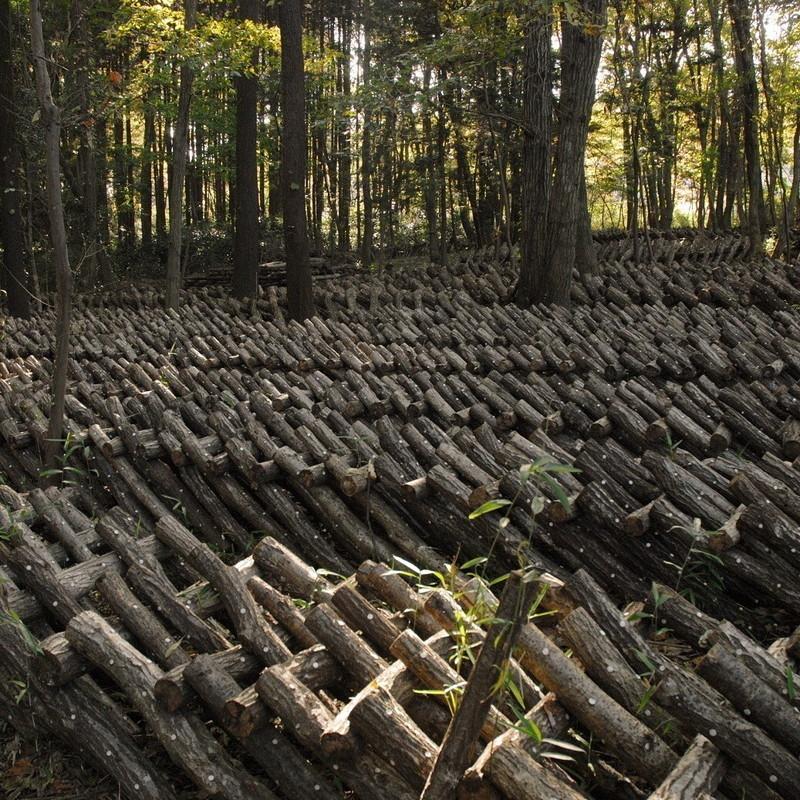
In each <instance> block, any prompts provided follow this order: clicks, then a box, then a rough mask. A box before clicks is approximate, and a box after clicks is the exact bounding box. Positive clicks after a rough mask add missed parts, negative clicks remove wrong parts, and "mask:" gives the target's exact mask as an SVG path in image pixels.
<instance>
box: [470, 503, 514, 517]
mask: <svg viewBox="0 0 800 800" xmlns="http://www.w3.org/2000/svg"><path fill="white" fill-rule="evenodd" d="M510 505H511V501H510V500H487V501H486V502H485V503H483V504H482V505H480V506H478V507H477V508H476V509H475V510H474V511H473V512H472V513H471V514H470V515H469V519H477V518H478V517H482V516H483V515H484V514H489V513H491V512H492V511H497V509H498V508H505V507H506V506H510Z"/></svg>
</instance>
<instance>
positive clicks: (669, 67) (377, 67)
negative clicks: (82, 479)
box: [0, 0, 800, 297]
mask: <svg viewBox="0 0 800 800" xmlns="http://www.w3.org/2000/svg"><path fill="white" fill-rule="evenodd" d="M187 3H188V5H186V6H184V5H181V3H178V2H175V3H170V2H164V0H72V2H68V3H67V2H53V1H52V0H44V1H43V3H42V4H41V15H42V20H43V30H44V41H45V43H46V58H47V66H48V67H49V73H50V80H51V82H52V94H53V98H54V101H55V104H56V106H57V107H58V109H59V112H60V133H59V141H60V156H59V159H60V167H61V171H62V187H63V196H64V206H65V214H66V235H67V240H68V246H69V252H70V254H71V270H72V272H73V273H74V277H75V280H76V282H77V285H78V286H79V288H81V289H91V288H94V287H97V286H102V285H108V284H109V282H111V281H112V280H114V279H119V278H125V279H134V280H135V279H141V278H162V277H163V275H164V273H165V269H166V264H167V261H168V260H169V258H168V249H169V247H168V240H169V224H170V219H171V217H172V216H174V214H173V215H171V214H170V210H169V207H170V200H169V198H170V189H171V187H172V184H173V178H172V175H173V166H174V161H175V156H176V153H177V152H179V151H180V149H181V148H180V147H178V148H176V141H177V139H178V138H179V137H177V133H178V132H179V131H178V125H179V116H180V113H179V106H180V102H181V92H182V89H181V86H182V82H181V81H182V76H183V77H184V78H185V77H187V76H188V75H189V74H191V84H190V85H189V86H187V87H186V91H185V92H184V95H185V103H186V114H187V117H186V120H185V131H186V137H187V138H186V158H185V162H186V163H185V177H184V178H183V180H182V181H181V183H182V186H181V187H180V196H179V197H178V198H177V200H176V202H177V201H179V205H178V206H175V207H176V208H178V207H180V209H181V211H180V213H181V216H182V220H181V222H182V223H183V234H184V235H183V236H182V238H181V244H180V248H179V250H180V253H179V261H180V263H179V269H180V271H183V272H185V271H194V270H198V269H203V268H206V267H207V266H208V265H209V264H210V263H219V262H222V263H226V262H229V261H230V260H231V259H232V258H233V259H234V261H235V260H236V259H237V258H239V257H240V256H237V255H236V252H235V251H237V246H235V243H233V239H234V238H235V237H234V231H235V229H236V217H237V208H239V204H240V199H241V198H240V196H243V195H244V194H245V193H246V190H245V189H244V188H242V187H244V186H245V184H248V179H247V176H246V170H245V167H244V166H243V165H244V163H245V160H246V159H244V157H243V156H242V155H241V154H242V153H243V152H245V150H246V149H247V148H245V150H242V149H241V148H242V142H243V141H244V137H245V136H246V135H248V134H247V133H246V129H247V126H245V128H240V127H239V126H241V125H243V124H244V119H245V117H243V116H242V115H243V113H245V112H244V111H243V109H244V106H243V105H242V103H251V104H254V108H253V110H252V111H248V112H246V114H250V115H252V116H253V124H252V126H250V127H251V128H252V136H253V137H254V146H255V152H254V158H253V159H251V160H250V161H247V163H248V164H250V166H248V167H247V170H249V171H251V172H253V176H252V178H253V186H254V191H255V196H254V198H253V200H252V203H251V205H253V207H254V211H253V213H252V214H251V216H252V217H253V219H254V220H255V221H254V222H253V224H252V225H251V226H250V227H251V228H252V231H250V232H249V233H247V237H249V238H253V239H254V240H255V244H254V246H253V247H250V251H252V252H251V254H250V255H249V256H247V258H249V259H250V260H251V261H252V260H253V259H255V260H256V261H258V262H263V261H265V260H269V259H271V258H279V257H283V243H282V241H281V239H280V236H279V235H278V234H279V231H280V220H281V219H282V217H283V198H282V194H281V188H280V178H281V152H282V145H281V136H282V124H283V116H284V110H283V109H282V102H281V36H280V32H279V22H280V20H279V18H278V17H279V14H278V10H279V8H280V7H282V6H289V5H292V4H289V3H274V2H265V1H264V0H240V2H239V3H238V4H237V3H235V2H219V1H218V0H212V2H206V1H205V0H200V2H199V3H194V0H187ZM0 5H2V6H3V7H4V8H3V13H2V15H0V16H2V21H0V22H2V26H3V27H4V28H5V29H6V34H7V35H4V37H3V44H4V49H6V50H7V52H5V53H4V54H3V62H4V63H5V64H7V67H4V70H5V72H6V74H7V75H8V76H9V80H8V81H7V82H3V88H2V91H3V93H4V94H3V97H2V98H0V100H1V101H2V102H1V103H0V104H1V105H2V108H3V114H4V117H5V118H6V119H9V120H10V122H9V123H8V124H3V126H2V127H3V128H4V130H5V131H6V134H7V136H6V144H5V145H4V146H5V147H12V148H13V150H14V154H15V158H14V161H15V163H14V164H13V166H12V167H10V169H11V172H10V173H6V174H4V176H3V177H4V183H7V184H8V186H9V188H11V189H12V190H14V192H15V196H16V197H17V198H18V202H19V208H20V212H19V215H18V216H17V217H16V220H15V222H16V224H17V227H18V228H19V232H18V233H19V236H20V237H21V239H22V244H21V245H20V248H21V252H22V253H23V255H21V256H20V257H19V259H18V260H21V261H22V262H24V275H25V277H24V283H25V285H26V287H27V291H28V292H29V293H30V294H31V295H33V296H35V297H39V296H40V295H42V294H46V293H47V292H48V291H49V290H52V288H53V279H52V263H51V262H52V258H51V245H50V242H49V240H48V238H47V236H46V232H47V230H48V222H47V210H48V206H47V200H46V191H45V171H46V168H45V147H44V141H43V140H44V129H43V125H42V124H41V111H40V109H39V104H38V102H37V97H36V90H35V81H34V76H33V66H32V65H33V59H32V57H31V46H30V43H31V38H30V33H29V27H30V20H29V16H30V14H29V11H30V9H29V7H28V4H27V3H22V2H17V1H16V0H13V2H12V1H11V0H1V2H0ZM195 5H196V9H194V6H195ZM189 6H192V9H190V8H189ZM297 9H298V11H297V13H298V15H299V16H300V17H301V18H302V20H301V21H302V30H303V38H302V49H303V58H304V73H305V75H304V78H305V84H304V101H305V102H304V108H305V111H304V114H305V120H306V126H305V127H306V134H305V155H306V162H307V165H308V168H307V171H306V177H305V179H304V184H305V192H304V195H305V218H306V220H307V225H308V238H309V247H310V252H311V253H312V254H316V255H322V254H338V255H340V256H343V257H344V256H352V257H353V258H354V259H359V260H360V261H361V262H362V264H363V265H365V266H372V265H374V264H376V263H377V264H382V263H385V262H387V261H389V260H391V258H393V257H394V256H396V255H397V254H399V253H412V252H418V253H424V254H425V255H426V256H428V257H430V258H431V259H432V260H434V261H438V262H441V261H442V260H443V259H445V258H446V257H447V253H448V251H453V250H455V249H460V248H465V247H484V246H494V247H500V246H504V245H516V244H517V243H519V242H520V241H521V236H522V233H523V228H524V222H525V218H526V211H525V208H526V207H525V198H524V195H525V190H524V185H525V173H526V168H525V154H524V149H525V148H524V144H525V138H526V135H532V132H531V130H530V128H529V127H528V122H526V116H525V115H526V111H525V108H524V106H525V98H526V96H528V95H530V94H531V88H530V87H531V85H532V84H531V78H530V74H529V67H530V64H529V63H528V62H527V61H526V48H527V47H528V46H529V45H530V37H531V35H532V34H531V29H532V27H535V26H537V25H539V24H540V22H541V20H542V19H547V20H548V22H547V28H548V31H549V45H550V46H549V56H548V59H549V64H548V67H547V69H548V77H547V80H548V81H549V84H548V86H547V87H546V89H545V91H546V92H547V93H548V96H549V97H551V98H552V102H553V111H552V118H551V120H550V122H549V123H548V124H549V133H548V134H547V135H548V136H549V137H551V139H552V143H553V147H554V148H556V147H557V143H558V141H559V136H560V130H559V125H560V120H561V117H562V112H563V109H561V107H560V98H561V97H562V94H563V91H564V87H562V86H561V70H562V67H563V59H562V60H560V55H561V56H563V53H562V52H561V51H562V49H563V48H562V45H563V43H564V41H565V40H566V39H565V31H567V29H569V30H575V31H579V32H580V33H581V35H584V36H586V37H588V39H593V40H596V41H598V42H602V52H601V58H600V63H599V67H598V68H597V70H596V80H595V81H594V84H595V94H594V99H593V111H592V114H591V121H590V123H589V129H588V140H587V143H586V148H585V170H584V171H585V205H586V206H587V209H588V211H590V212H591V220H592V223H593V225H594V227H595V228H596V229H597V228H602V229H605V228H619V229H628V230H633V231H640V230H645V229H648V228H652V229H665V228H670V227H673V226H681V225H682V226H697V227H707V228H710V229H714V230H730V229H735V228H737V227H740V226H744V227H745V228H746V229H747V230H748V231H750V232H751V234H752V231H753V230H755V229H756V228H757V229H758V232H759V237H763V238H764V239H765V241H766V243H767V244H768V245H769V246H770V247H771V248H776V247H777V248H778V250H779V251H780V250H781V249H782V248H783V247H784V242H785V241H786V240H787V238H789V236H790V232H791V230H792V229H793V228H794V227H796V224H797V212H798V202H797V199H798V185H797V184H798V172H800V169H798V163H800V11H798V9H797V7H796V5H795V4H793V3H787V2H781V1H780V0H775V1H771V0H750V1H749V2H748V0H657V1H656V2H647V3H645V2H641V1H640V0H612V1H611V2H610V3H606V2H601V3H595V4H592V3H590V2H578V1H577V0H564V1H563V2H557V3H553V2H538V3H529V2H525V3H523V2H514V1H513V0H511V1H509V0H486V1H485V2H479V1H478V0H475V2H463V1H460V2H450V1H449V0H440V1H439V2H436V3H428V2H421V0H392V2H388V1H387V0H343V2H339V3H326V2H320V1H318V0H312V1H311V2H307V3H305V4H304V6H303V5H301V4H297ZM190 11H191V14H190V13H189V12H190ZM243 87H250V88H249V90H248V91H249V92H250V94H249V95H248V97H249V99H247V100H245V99H243V94H242V92H243ZM245 94H246V92H245ZM530 99H531V103H532V104H534V105H535V104H536V103H539V105H540V106H541V98H539V99H538V100H536V99H535V98H532V97H531V98H530ZM548 102H549V101H548ZM532 107H533V106H532ZM533 133H535V132H533ZM9 136H11V137H12V139H13V142H12V141H10V140H9ZM237 142H238V145H237ZM237 147H239V148H240V149H239V150H237ZM237 153H239V154H240V155H237ZM555 153H556V151H555V149H553V150H552V152H551V153H550V159H551V160H550V162H549V163H548V166H547V169H546V170H545V172H547V173H548V174H552V173H553V171H555V173H556V175H557V174H558V168H557V163H556V162H557V157H556V155H555ZM754 162H755V163H754ZM237 169H238V171H237ZM181 171H184V170H181ZM581 181H582V183H581V186H583V178H581ZM248 191H249V190H248ZM757 195H759V196H757ZM754 196H757V197H756V200H755V202H752V199H753V197H754ZM751 208H752V209H755V211H754V214H755V217H751ZM244 213H245V214H247V213H249V212H247V211H245V212H244ZM4 218H5V219H6V220H8V219H10V218H11V217H10V216H9V214H8V213H7V214H5V215H4ZM754 219H755V220H756V222H755V223H754ZM9 224H10V223H9ZM754 224H755V227H754ZM240 239H241V237H240ZM239 246H241V241H240V245H239ZM6 250H8V246H6ZM237 252H240V253H241V251H237ZM175 259H178V255H175V256H174V257H173V260H175ZM6 262H7V267H6V272H8V270H9V269H13V267H9V266H8V257H7V259H6ZM7 283H8V280H6V284H7ZM242 286H244V284H242ZM242 291H243V292H244V293H246V290H244V289H243V290H242Z"/></svg>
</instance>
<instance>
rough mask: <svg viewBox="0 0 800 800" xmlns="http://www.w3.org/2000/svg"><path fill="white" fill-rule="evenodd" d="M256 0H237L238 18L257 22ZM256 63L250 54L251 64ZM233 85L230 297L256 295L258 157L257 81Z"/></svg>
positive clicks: (244, 77)
mask: <svg viewBox="0 0 800 800" xmlns="http://www.w3.org/2000/svg"><path fill="white" fill-rule="evenodd" d="M258 12H259V0H240V2H239V19H241V20H253V21H255V22H257V21H258V19H259V13H258ZM257 63H258V54H257V52H254V53H253V58H252V61H251V65H252V66H253V67H255V66H256V65H257ZM235 83H236V189H235V191H236V194H235V198H236V223H235V234H234V240H233V294H234V296H235V297H255V296H256V294H257V293H258V155H257V140H258V131H257V122H256V106H257V101H258V81H257V79H256V78H255V76H254V75H239V76H238V77H236V78H235Z"/></svg>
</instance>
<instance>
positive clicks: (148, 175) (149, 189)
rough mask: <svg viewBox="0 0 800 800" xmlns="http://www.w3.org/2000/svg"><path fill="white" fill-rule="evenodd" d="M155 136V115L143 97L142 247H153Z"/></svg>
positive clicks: (148, 248) (146, 99) (147, 248)
mask: <svg viewBox="0 0 800 800" xmlns="http://www.w3.org/2000/svg"><path fill="white" fill-rule="evenodd" d="M155 138H156V125H155V116H154V112H153V108H152V105H151V104H150V102H149V98H145V110H144V141H143V147H142V175H141V189H140V191H141V202H142V210H141V220H142V247H144V248H145V250H150V249H151V248H152V247H153V143H154V142H155Z"/></svg>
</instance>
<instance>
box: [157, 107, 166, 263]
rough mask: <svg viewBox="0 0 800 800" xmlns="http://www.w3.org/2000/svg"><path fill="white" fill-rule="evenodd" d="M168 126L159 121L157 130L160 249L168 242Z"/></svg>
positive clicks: (158, 236)
mask: <svg viewBox="0 0 800 800" xmlns="http://www.w3.org/2000/svg"><path fill="white" fill-rule="evenodd" d="M165 127H166V125H165V124H164V123H163V121H161V120H160V121H159V124H158V126H157V128H156V135H157V146H156V152H157V157H156V163H155V176H154V178H155V180H154V184H155V189H156V196H155V206H156V242H157V244H158V247H159V249H161V248H162V247H163V246H164V243H165V242H166V240H167V203H166V196H167V185H166V179H165V175H164V162H165V158H166V152H165V150H166V141H165V140H166V136H165V133H164V128H165Z"/></svg>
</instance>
